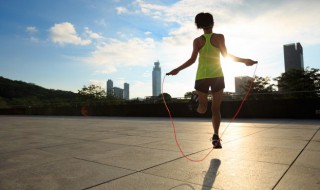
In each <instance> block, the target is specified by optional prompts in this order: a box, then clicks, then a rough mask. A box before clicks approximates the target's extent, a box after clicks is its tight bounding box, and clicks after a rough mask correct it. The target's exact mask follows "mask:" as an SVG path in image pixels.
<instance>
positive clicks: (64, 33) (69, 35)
mask: <svg viewBox="0 0 320 190" xmlns="http://www.w3.org/2000/svg"><path fill="white" fill-rule="evenodd" d="M49 32H50V39H51V40H52V41H53V42H54V43H58V44H60V45H64V44H73V45H89V44H90V43H91V40H88V39H82V38H81V37H80V36H78V34H77V32H76V30H75V28H74V26H73V25H72V24H71V23H69V22H64V23H59V24H55V25H54V26H53V27H51V28H50V30H49Z"/></svg>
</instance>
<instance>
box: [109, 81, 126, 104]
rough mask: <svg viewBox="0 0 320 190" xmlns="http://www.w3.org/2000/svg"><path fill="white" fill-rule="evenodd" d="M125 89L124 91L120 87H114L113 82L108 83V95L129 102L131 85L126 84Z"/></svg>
mask: <svg viewBox="0 0 320 190" xmlns="http://www.w3.org/2000/svg"><path fill="white" fill-rule="evenodd" d="M123 87H124V88H123V89H122V88H119V87H114V86H113V81H112V80H110V79H109V80H108V81H107V95H113V96H115V97H117V98H121V99H125V100H129V84H128V83H124V85H123Z"/></svg>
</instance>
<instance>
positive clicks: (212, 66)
mask: <svg viewBox="0 0 320 190" xmlns="http://www.w3.org/2000/svg"><path fill="white" fill-rule="evenodd" d="M212 35H213V33H211V34H203V36H204V37H205V39H206V43H205V44H204V46H203V47H202V48H201V49H200V51H199V64H198V70H197V75H196V80H200V79H205V78H217V77H223V72H222V68H221V64H220V49H219V48H216V47H214V46H213V45H212V44H211V40H210V39H211V36H212Z"/></svg>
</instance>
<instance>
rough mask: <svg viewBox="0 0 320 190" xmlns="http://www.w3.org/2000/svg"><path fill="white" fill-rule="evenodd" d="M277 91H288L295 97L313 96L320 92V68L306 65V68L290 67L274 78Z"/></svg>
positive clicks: (317, 95)
mask: <svg viewBox="0 0 320 190" xmlns="http://www.w3.org/2000/svg"><path fill="white" fill-rule="evenodd" d="M275 80H276V81H278V88H279V91H282V92H290V96H291V97H295V98H315V97H319V93H320V70H319V69H314V68H311V69H309V68H308V67H307V68H306V70H299V69H291V70H289V71H287V72H285V73H282V74H281V76H279V77H277V78H275Z"/></svg>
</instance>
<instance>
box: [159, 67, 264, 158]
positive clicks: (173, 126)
mask: <svg viewBox="0 0 320 190" xmlns="http://www.w3.org/2000/svg"><path fill="white" fill-rule="evenodd" d="M257 67H258V64H256V67H255V69H254V72H253V77H252V80H251V82H250V85H249V89H248V91H247V93H246V94H245V96H244V97H243V99H242V101H241V104H240V106H239V108H238V110H237V111H236V113H235V114H234V116H233V117H232V119H231V120H230V121H229V123H228V125H227V127H226V128H225V129H224V130H223V131H222V133H221V135H220V139H221V137H222V136H223V134H224V133H225V131H226V130H227V129H228V127H229V126H230V124H231V123H232V122H233V121H234V120H235V119H236V117H237V116H238V114H239V112H240V110H241V108H242V106H243V104H244V102H245V101H246V99H247V97H248V95H249V93H250V90H251V88H252V85H253V82H254V79H255V76H256V71H257ZM165 78H166V75H165V76H164V77H163V80H162V88H161V93H162V100H163V103H164V105H165V107H166V109H167V112H168V115H169V117H170V121H171V125H172V129H173V133H174V139H175V142H176V145H177V147H178V148H179V150H180V153H181V154H182V156H183V157H184V158H186V159H187V160H189V161H191V162H202V161H203V160H205V159H206V158H207V157H208V156H209V154H210V153H211V152H212V151H213V148H212V149H211V150H210V151H209V152H208V153H207V154H206V155H205V156H204V157H203V158H201V159H198V160H197V159H191V158H190V157H188V155H186V154H185V153H184V152H183V150H182V148H181V147H180V144H179V141H178V138H177V133H176V127H175V125H174V122H173V118H172V115H171V111H170V109H169V108H168V105H167V102H166V100H165V98H164V95H163V86H164V80H165Z"/></svg>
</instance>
